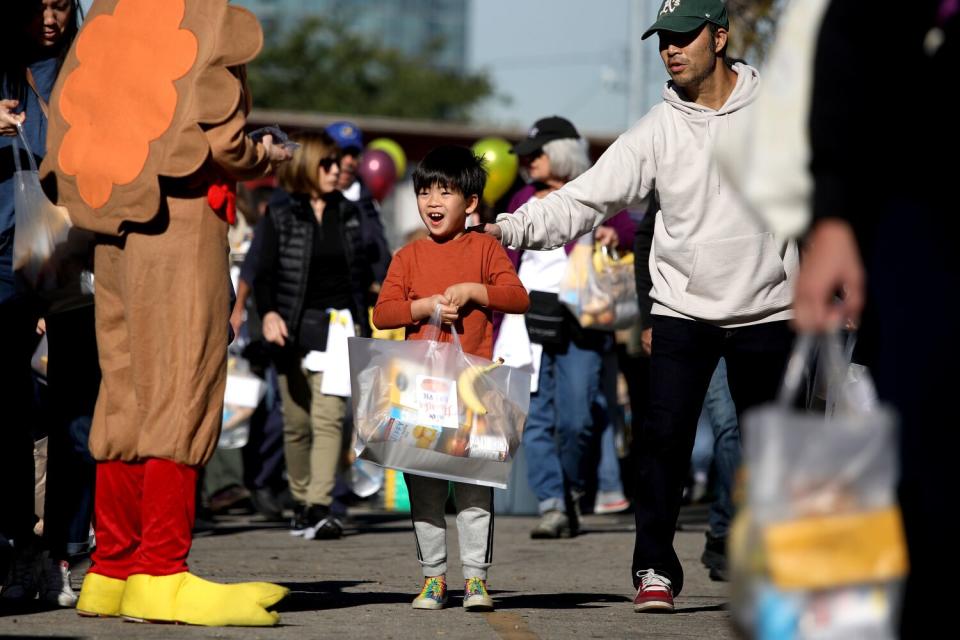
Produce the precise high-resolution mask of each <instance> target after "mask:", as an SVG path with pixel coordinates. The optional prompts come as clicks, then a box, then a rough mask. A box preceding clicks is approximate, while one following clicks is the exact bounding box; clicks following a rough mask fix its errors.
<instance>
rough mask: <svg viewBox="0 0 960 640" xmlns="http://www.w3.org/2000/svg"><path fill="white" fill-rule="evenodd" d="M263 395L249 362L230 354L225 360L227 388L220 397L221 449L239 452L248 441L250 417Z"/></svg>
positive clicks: (263, 390)
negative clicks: (221, 407)
mask: <svg viewBox="0 0 960 640" xmlns="http://www.w3.org/2000/svg"><path fill="white" fill-rule="evenodd" d="M265 394H266V385H265V384H264V381H263V379H262V378H260V377H259V376H258V375H256V374H255V373H253V372H252V371H251V370H250V363H249V362H248V361H247V360H246V359H244V358H242V357H241V356H239V355H235V354H233V353H231V354H230V356H229V357H228V358H227V387H226V390H225V391H224V397H223V426H222V428H221V429H220V440H219V441H218V442H217V447H218V448H220V449H240V448H243V447H244V446H246V444H247V442H248V441H249V439H250V418H251V417H253V413H254V411H256V410H257V405H259V404H260V401H261V400H262V399H263V396H264V395H265Z"/></svg>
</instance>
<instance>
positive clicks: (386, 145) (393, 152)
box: [367, 138, 407, 180]
mask: <svg viewBox="0 0 960 640" xmlns="http://www.w3.org/2000/svg"><path fill="white" fill-rule="evenodd" d="M367 149H380V150H381V151H385V152H386V153H387V155H388V156H390V159H391V160H393V166H395V167H396V168H397V180H399V179H400V178H402V177H403V174H404V173H406V171H407V154H405V153H404V152H403V147H401V146H400V145H399V144H397V142H396V141H394V140H391V139H390V138H377V139H375V140H371V141H370V144H368V145H367Z"/></svg>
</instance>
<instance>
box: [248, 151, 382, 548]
mask: <svg viewBox="0 0 960 640" xmlns="http://www.w3.org/2000/svg"><path fill="white" fill-rule="evenodd" d="M292 139H293V140H294V141H295V142H297V143H298V144H299V145H300V147H299V148H297V149H296V150H295V151H294V153H293V158H292V159H291V160H290V162H288V163H287V164H285V165H283V166H282V167H281V168H280V170H279V172H278V174H277V175H278V178H279V183H280V187H281V189H282V190H283V191H282V192H278V194H277V195H276V196H275V197H274V198H273V199H272V200H271V202H270V205H269V210H268V213H267V216H266V217H265V218H264V219H263V220H262V221H261V222H260V224H259V225H258V226H257V230H256V233H257V234H263V237H262V240H263V249H262V253H261V256H260V260H259V263H258V267H257V272H256V274H255V275H254V281H253V291H254V297H255V299H256V303H257V310H258V311H259V313H260V316H261V318H263V336H264V338H265V339H266V340H267V342H268V343H270V344H271V345H273V347H274V358H275V363H276V365H277V372H278V373H279V379H280V392H281V397H282V401H283V420H284V455H285V457H286V464H287V474H288V477H289V482H290V492H291V493H292V494H293V498H294V500H295V501H296V506H295V515H294V519H293V522H292V523H291V528H292V532H291V533H293V534H294V535H302V536H304V537H305V538H308V539H328V538H339V537H340V536H341V535H342V533H343V525H342V523H341V522H340V520H339V519H338V518H337V517H336V516H335V515H334V514H332V513H331V511H330V505H331V503H332V501H333V498H332V492H333V486H334V480H335V477H336V473H337V467H338V464H339V462H340V460H341V459H342V451H343V447H344V438H343V424H344V418H345V416H346V412H347V397H348V396H349V388H347V389H344V388H343V385H342V384H333V380H334V379H335V378H337V377H338V376H339V375H340V374H341V373H342V372H344V371H347V370H348V363H347V362H346V358H343V360H344V361H343V362H340V361H338V360H339V358H338V357H337V356H336V355H334V354H336V353H339V352H340V351H341V350H340V349H339V348H337V347H338V346H343V345H334V344H333V342H334V341H337V340H345V338H344V337H343V336H344V335H345V333H349V332H350V331H352V332H354V333H355V334H359V335H368V334H369V324H368V323H367V322H366V321H365V318H366V315H365V314H366V308H367V306H368V304H369V302H370V301H369V300H368V299H367V296H368V295H369V294H368V293H367V292H368V291H369V289H370V284H371V283H372V282H373V272H372V270H371V268H370V265H371V264H372V262H373V261H372V260H371V258H370V257H371V256H372V255H374V254H375V252H376V247H375V246H367V243H365V241H364V240H363V236H362V235H361V231H360V220H359V212H358V210H357V209H356V207H355V206H354V205H353V204H352V203H351V202H350V201H348V200H346V199H345V198H344V197H343V195H342V194H341V193H340V192H339V191H338V190H337V178H338V177H339V175H340V166H339V160H340V150H339V149H338V148H337V146H336V143H335V142H334V141H333V139H332V138H331V137H330V136H329V135H328V134H327V133H326V132H320V133H302V134H298V135H294V136H292ZM334 324H339V325H340V327H337V328H336V330H333V329H332V328H331V325H334ZM347 326H349V328H347V329H346V331H344V330H341V329H342V328H345V327H347ZM328 335H330V336H333V337H331V340H330V341H329V342H328V340H327V337H328ZM342 351H343V352H344V353H345V351H346V350H345V349H343V350H342ZM325 376H326V377H327V378H328V379H327V380H326V381H325V380H324V377H325ZM335 387H338V388H335Z"/></svg>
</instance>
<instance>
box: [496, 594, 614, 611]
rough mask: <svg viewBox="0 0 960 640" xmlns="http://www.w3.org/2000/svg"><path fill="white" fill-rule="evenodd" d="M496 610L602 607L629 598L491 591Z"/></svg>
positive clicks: (607, 595) (610, 595)
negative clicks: (509, 594) (506, 594)
mask: <svg viewBox="0 0 960 640" xmlns="http://www.w3.org/2000/svg"><path fill="white" fill-rule="evenodd" d="M492 593H493V595H494V596H495V601H496V607H497V610H498V611H502V610H504V609H604V608H606V607H608V606H610V605H611V604H620V603H623V602H630V598H627V597H626V596H622V595H612V594H609V593H521V594H517V595H513V596H503V595H499V592H497V591H493V592H492Z"/></svg>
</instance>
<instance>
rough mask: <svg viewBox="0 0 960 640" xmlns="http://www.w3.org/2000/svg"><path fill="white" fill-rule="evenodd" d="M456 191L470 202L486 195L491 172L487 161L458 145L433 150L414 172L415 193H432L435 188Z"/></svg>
mask: <svg viewBox="0 0 960 640" xmlns="http://www.w3.org/2000/svg"><path fill="white" fill-rule="evenodd" d="M435 184H436V185H440V186H441V187H446V188H447V189H453V190H455V191H459V192H460V193H462V194H463V197H465V198H469V197H470V196H472V195H476V196H477V197H478V198H479V197H481V196H482V195H483V187H484V185H486V184H487V170H486V168H485V167H484V166H483V158H482V157H479V156H475V155H473V151H471V150H470V149H468V148H466V147H461V146H458V145H444V146H442V147H437V148H436V149H433V150H432V151H430V153H428V154H427V155H426V157H425V158H424V159H423V160H422V161H421V162H420V164H419V165H418V166H417V168H416V169H414V171H413V189H414V191H416V192H418V193H419V191H420V189H429V188H430V187H432V186H433V185H435Z"/></svg>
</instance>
